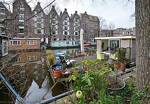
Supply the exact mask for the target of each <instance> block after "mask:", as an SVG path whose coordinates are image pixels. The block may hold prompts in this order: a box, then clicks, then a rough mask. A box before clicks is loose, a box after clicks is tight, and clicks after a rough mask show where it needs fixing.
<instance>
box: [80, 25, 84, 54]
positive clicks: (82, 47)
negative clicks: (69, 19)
mask: <svg viewBox="0 0 150 104" xmlns="http://www.w3.org/2000/svg"><path fill="white" fill-rule="evenodd" d="M83 34H84V30H83V29H82V28H81V30H80V49H81V53H84V40H83Z"/></svg>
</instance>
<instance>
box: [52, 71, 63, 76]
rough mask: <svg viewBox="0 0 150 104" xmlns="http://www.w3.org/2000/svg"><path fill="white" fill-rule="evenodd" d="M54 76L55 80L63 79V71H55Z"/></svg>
mask: <svg viewBox="0 0 150 104" xmlns="http://www.w3.org/2000/svg"><path fill="white" fill-rule="evenodd" d="M53 76H54V78H61V77H62V71H61V70H53Z"/></svg>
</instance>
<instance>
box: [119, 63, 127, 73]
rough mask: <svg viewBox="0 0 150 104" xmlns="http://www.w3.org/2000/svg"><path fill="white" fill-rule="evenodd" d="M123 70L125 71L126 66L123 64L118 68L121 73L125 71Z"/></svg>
mask: <svg viewBox="0 0 150 104" xmlns="http://www.w3.org/2000/svg"><path fill="white" fill-rule="evenodd" d="M125 69H126V64H125V63H120V68H119V70H121V71H123V72H124V71H125Z"/></svg>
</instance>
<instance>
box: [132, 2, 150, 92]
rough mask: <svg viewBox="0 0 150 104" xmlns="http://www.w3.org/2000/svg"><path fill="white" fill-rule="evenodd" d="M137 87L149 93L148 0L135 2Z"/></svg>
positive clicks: (149, 35)
mask: <svg viewBox="0 0 150 104" xmlns="http://www.w3.org/2000/svg"><path fill="white" fill-rule="evenodd" d="M135 6H136V7H135V17H136V52H137V53H136V69H137V87H138V88H139V89H141V90H144V89H145V88H148V89H149V93H150V0H135Z"/></svg>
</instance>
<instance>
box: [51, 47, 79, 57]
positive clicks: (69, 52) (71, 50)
mask: <svg viewBox="0 0 150 104" xmlns="http://www.w3.org/2000/svg"><path fill="white" fill-rule="evenodd" d="M52 52H53V53H54V54H55V53H59V52H63V53H66V54H67V55H70V56H75V55H77V54H78V53H80V48H68V49H53V50H52Z"/></svg>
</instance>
